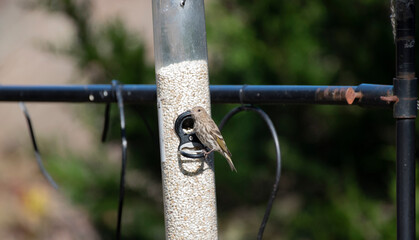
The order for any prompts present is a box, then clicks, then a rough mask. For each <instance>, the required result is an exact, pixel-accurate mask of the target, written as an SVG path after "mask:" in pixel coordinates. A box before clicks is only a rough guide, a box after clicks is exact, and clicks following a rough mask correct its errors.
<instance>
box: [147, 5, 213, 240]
mask: <svg viewBox="0 0 419 240" xmlns="http://www.w3.org/2000/svg"><path fill="white" fill-rule="evenodd" d="M152 6H153V28H154V29H153V30H154V55H155V70H156V85H157V108H158V115H159V116H158V117H159V134H160V155H161V169H162V181H163V201H164V212H165V224H166V239H217V238H218V236H217V235H218V233H217V213H216V212H217V211H216V200H215V199H216V198H215V179H214V165H213V158H212V157H210V158H208V159H204V158H188V157H185V156H183V155H181V154H180V153H179V151H178V147H179V138H178V135H176V131H175V129H174V127H175V122H176V119H178V117H179V116H180V115H182V113H185V112H186V111H187V110H189V109H191V108H193V107H195V106H202V107H204V108H205V109H206V110H207V112H211V111H210V91H209V80H208V55H207V42H206V30H205V11H204V1H203V0H193V1H192V0H153V5H152ZM192 127H193V122H191V121H182V126H181V128H182V131H184V132H185V133H187V132H191V131H192Z"/></svg>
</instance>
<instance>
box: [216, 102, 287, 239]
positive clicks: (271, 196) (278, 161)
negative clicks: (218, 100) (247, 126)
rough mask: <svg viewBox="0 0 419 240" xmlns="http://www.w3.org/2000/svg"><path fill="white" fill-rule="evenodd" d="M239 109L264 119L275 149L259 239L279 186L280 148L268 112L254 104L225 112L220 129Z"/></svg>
mask: <svg viewBox="0 0 419 240" xmlns="http://www.w3.org/2000/svg"><path fill="white" fill-rule="evenodd" d="M241 111H252V112H256V113H258V114H259V116H260V117H262V119H263V120H264V121H265V123H266V124H267V125H268V127H269V130H270V132H271V135H272V138H273V139H274V143H275V151H276V164H277V165H276V175H275V182H274V185H273V188H272V192H271V195H270V196H269V200H268V205H267V207H266V210H265V215H264V216H263V219H262V223H261V224H260V227H259V232H258V236H257V239H258V240H261V239H262V237H263V232H264V231H265V227H266V224H267V222H268V219H269V215H270V213H271V210H272V205H273V203H274V200H275V197H276V194H277V193H278V188H279V180H280V178H281V149H280V147H279V140H278V134H277V133H276V130H275V126H274V124H273V123H272V120H271V119H270V118H269V116H268V114H266V113H265V112H264V111H263V110H262V109H260V108H258V107H254V106H240V107H236V108H234V109H233V110H231V111H230V112H229V113H227V114H226V115H225V116H224V118H223V120H221V123H220V125H219V128H220V130H221V129H222V128H223V127H224V125H225V124H226V122H227V121H228V120H229V119H230V118H231V117H233V116H234V115H235V114H237V113H239V112H241Z"/></svg>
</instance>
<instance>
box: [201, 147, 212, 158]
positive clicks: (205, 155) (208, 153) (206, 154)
mask: <svg viewBox="0 0 419 240" xmlns="http://www.w3.org/2000/svg"><path fill="white" fill-rule="evenodd" d="M214 150H215V149H212V150H211V151H208V152H207V151H205V149H204V150H203V151H204V157H205V159H207V158H208V155H210V154H211V153H212V152H214Z"/></svg>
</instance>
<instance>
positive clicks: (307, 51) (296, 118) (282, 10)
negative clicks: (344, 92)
mask: <svg viewBox="0 0 419 240" xmlns="http://www.w3.org/2000/svg"><path fill="white" fill-rule="evenodd" d="M39 2H41V3H43V6H47V7H48V9H49V10H51V11H53V12H55V13H58V14H64V15H65V16H67V17H68V18H69V19H70V20H71V21H72V22H73V23H74V26H75V29H76V32H77V37H76V39H74V41H73V42H72V44H70V46H68V47H66V48H64V49H63V48H56V49H58V50H59V51H62V52H63V53H65V54H67V55H69V56H71V57H73V59H74V60H75V61H77V62H78V63H79V65H80V67H81V68H82V69H84V70H85V71H86V72H87V73H90V74H91V81H92V82H95V83H97V82H101V83H109V82H110V80H111V79H118V80H120V81H121V82H123V83H154V72H153V67H152V66H149V65H148V64H147V62H146V61H145V59H144V46H143V44H142V42H141V41H140V40H139V39H138V38H137V37H136V36H135V35H134V34H132V33H130V32H129V31H128V30H127V29H126V28H125V27H124V25H123V24H122V23H121V22H120V21H118V20H114V21H112V22H110V23H109V24H105V25H104V26H99V27H98V29H100V30H98V31H95V30H93V29H94V28H93V27H92V26H91V21H90V20H89V15H90V12H89V10H90V9H89V6H90V4H89V3H88V2H86V1H73V0H61V1H48V0H43V1H42V0H40V1H39ZM388 4H389V2H383V1H378V0H356V1H339V0H326V1H324V0H322V1H320V0H312V1H305V0H298V1H276V0H263V1H242V0H228V1H210V2H208V4H207V8H206V9H207V33H208V34H207V35H208V49H209V60H210V80H211V83H212V84H292V85H300V84H308V85H357V84H360V83H382V84H391V81H392V77H393V76H394V70H393V69H394V46H393V42H392V41H393V37H392V29H391V25H390V20H389V18H388V15H389V5H388ZM231 107H233V106H232V105H223V106H221V105H215V106H213V115H214V118H215V120H216V121H217V122H219V121H220V120H221V118H222V116H223V115H224V114H225V113H226V112H227V111H228V110H229V109H231ZM263 108H264V109H265V110H266V111H267V112H268V113H269V115H270V116H271V117H272V119H273V121H274V124H275V125H276V127H277V130H278V134H279V136H280V143H281V151H282V157H283V168H282V169H283V174H282V179H281V183H280V191H279V193H278V199H277V201H276V203H275V205H274V208H273V211H272V216H271V218H270V222H269V223H268V226H267V229H266V234H265V236H266V238H265V239H279V238H280V239H314V240H317V239H319V240H320V239H321V240H322V239H348V240H358V239H395V236H396V224H395V161H394V158H395V148H394V144H395V142H394V132H395V131H394V121H393V119H392V115H391V111H388V110H383V109H379V110H375V109H361V108H358V107H342V106H263ZM126 116H127V131H128V141H129V151H130V154H129V160H128V161H129V163H128V165H129V172H130V173H131V175H132V176H136V178H139V179H143V181H146V182H147V184H146V185H144V186H143V187H133V186H129V184H128V190H127V193H126V197H127V201H126V204H125V211H124V214H126V215H125V217H124V221H123V223H124V224H123V234H124V239H162V238H164V230H163V229H164V226H163V224H164V220H163V216H162V212H163V206H162V202H161V193H160V192H158V193H152V192H153V191H152V189H149V188H147V187H145V186H153V189H154V191H155V189H156V188H159V189H161V185H160V163H159V152H158V139H157V137H158V136H157V131H158V129H157V118H156V116H157V114H156V112H155V106H147V107H146V106H127V109H126ZM112 120H113V122H114V123H115V124H114V125H113V126H112V127H111V138H112V139H113V141H115V143H119V142H118V141H119V132H118V131H119V129H118V124H116V123H118V117H117V116H116V115H115V114H114V115H113V118H112ZM223 134H224V137H225V139H226V142H227V144H228V146H229V148H230V150H231V152H232V153H233V160H234V162H235V164H236V167H237V169H238V173H237V174H236V173H231V172H230V171H229V169H228V167H227V165H226V164H225V162H224V161H223V160H222V159H221V156H219V155H217V154H216V156H215V158H216V184H217V186H216V187H217V207H218V211H219V213H218V216H219V222H220V223H222V224H220V229H221V232H220V237H221V238H225V239H254V236H256V234H257V230H258V227H259V226H258V224H259V223H260V220H261V219H262V216H263V213H264V208H265V206H266V202H267V198H268V195H269V193H270V190H271V186H272V182H273V178H274V169H275V162H274V156H275V152H274V150H273V143H272V139H271V137H270V134H269V132H268V130H267V128H266V126H265V125H264V124H263V122H262V120H260V119H259V118H258V117H257V116H256V115H254V114H251V113H241V114H239V115H238V116H235V117H234V118H233V119H232V120H231V121H230V122H229V123H228V124H227V125H226V126H225V128H224V130H223ZM131 159H135V161H132V160H131ZM96 164H97V165H95V166H98V165H102V164H105V163H102V162H97V163H96ZM105 165H106V164H105ZM53 169H54V171H55V172H59V173H60V179H61V182H62V181H67V179H68V181H69V179H70V178H71V179H73V180H72V182H71V184H68V185H66V186H65V188H66V189H68V190H67V191H68V192H69V195H70V196H71V197H72V199H73V200H74V201H75V202H77V203H79V204H82V205H84V206H85V207H86V208H87V209H88V210H89V212H90V213H91V216H92V219H93V221H94V222H95V224H96V226H97V227H98V230H99V231H100V233H101V234H102V236H103V238H104V239H110V237H109V235H111V236H113V231H114V230H115V229H114V228H115V225H114V222H115V221H114V220H115V218H116V204H117V202H116V201H117V198H116V196H117V195H116V194H117V186H118V185H117V184H118V180H119V178H118V177H117V175H118V173H117V172H115V166H112V167H110V168H108V167H103V168H101V169H98V168H97V167H94V169H93V168H92V167H89V166H88V164H86V163H85V162H82V161H76V160H72V161H71V163H70V162H69V163H66V165H65V167H64V166H58V165H57V166H55V167H54V168H53ZM128 175H129V174H128ZM85 193H88V194H85ZM93 193H94V194H93ZM97 196H99V197H97ZM417 209H418V208H417ZM109 212H110V213H111V214H109ZM109 216H111V217H110V218H111V221H109ZM416 216H418V214H416ZM237 222H239V223H240V224H241V223H243V224H245V226H246V227H245V228H241V227H238V226H240V224H238V225H237V224H236V223H237ZM234 228H237V229H240V231H241V233H240V232H239V233H237V231H238V230H237V229H234ZM235 230H237V231H236V232H235ZM418 236H419V235H418Z"/></svg>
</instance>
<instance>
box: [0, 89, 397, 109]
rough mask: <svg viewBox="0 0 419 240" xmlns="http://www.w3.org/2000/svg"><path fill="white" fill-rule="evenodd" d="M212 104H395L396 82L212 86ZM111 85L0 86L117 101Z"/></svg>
mask: <svg viewBox="0 0 419 240" xmlns="http://www.w3.org/2000/svg"><path fill="white" fill-rule="evenodd" d="M210 92H211V102H212V103H251V104H289V103H291V104H340V105H350V104H352V105H359V106H371V107H374V106H375V107H388V108H390V107H392V106H393V102H394V100H395V99H394V97H395V96H394V95H393V85H378V84H361V85H359V86H289V85H211V86H210ZM111 93H112V86H111V85H103V84H101V85H99V84H96V85H55V86H54V85H48V86H16V85H15V86H11V85H8V86H0V102H13V101H14V102H16V101H24V102H74V103H81V102H85V103H109V102H116V98H115V96H114V94H111ZM121 93H122V96H123V98H124V103H136V104H155V103H156V99H157V97H156V85H147V84H136V85H133V84H127V85H121Z"/></svg>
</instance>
